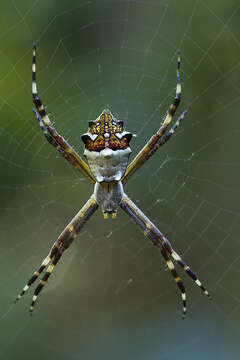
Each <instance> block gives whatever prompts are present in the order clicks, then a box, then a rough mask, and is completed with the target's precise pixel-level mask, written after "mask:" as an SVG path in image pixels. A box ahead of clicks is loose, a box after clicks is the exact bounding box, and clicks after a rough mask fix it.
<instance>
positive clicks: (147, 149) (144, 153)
mask: <svg viewBox="0 0 240 360" xmlns="http://www.w3.org/2000/svg"><path fill="white" fill-rule="evenodd" d="M179 70H180V50H178V58H177V86H176V95H175V98H174V100H173V102H172V104H171V105H170V107H169V109H168V111H167V114H166V116H165V118H164V120H163V123H162V125H161V126H160V128H159V130H158V131H157V132H156V134H154V135H153V136H152V137H151V139H150V140H149V141H148V142H147V144H146V145H145V146H144V147H143V148H142V149H141V150H140V151H139V153H138V154H137V156H136V157H135V158H134V159H133V161H132V162H131V163H130V164H129V165H128V167H127V170H126V172H125V174H124V176H123V178H122V180H121V181H122V183H123V184H125V183H126V182H127V181H128V180H129V178H130V177H131V176H132V175H133V174H134V173H135V171H137V170H138V169H139V168H140V167H141V166H142V165H143V164H144V163H145V162H146V161H147V160H148V159H149V158H150V157H151V156H152V155H153V154H154V153H155V152H156V150H157V149H159V146H160V145H159V141H160V140H159V139H160V138H161V137H162V135H163V134H164V133H165V132H166V130H167V127H168V125H169V124H170V122H171V120H172V118H173V116H174V114H175V112H176V110H177V108H178V105H179V104H180V101H181V80H180V75H179ZM185 113H186V112H184V113H183V114H182V116H181V117H180V118H181V119H183V117H184V115H185ZM180 118H179V119H180ZM180 121H181V120H180ZM180 121H179V124H180ZM171 131H172V129H171V130H170V132H171ZM174 131H175V130H174ZM174 131H173V132H172V133H174ZM168 138H170V136H169V137H168ZM165 142H166V140H165ZM165 142H163V143H161V145H163V144H164V143H165Z"/></svg>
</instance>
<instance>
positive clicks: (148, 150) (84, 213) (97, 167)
mask: <svg viewBox="0 0 240 360" xmlns="http://www.w3.org/2000/svg"><path fill="white" fill-rule="evenodd" d="M179 69H180V52H179V51H178V60H177V87H176V96H175V98H174V100H173V102H172V104H171V105H170V107H169V109H168V111H167V114H166V116H165V118H164V119H163V122H162V124H161V126H160V128H159V129H158V130H157V132H156V133H155V134H154V135H153V136H152V137H151V138H150V139H149V141H148V142H147V143H146V145H144V146H143V148H142V149H141V150H140V151H139V153H138V154H137V156H136V157H135V159H133V161H132V162H131V163H130V164H129V165H128V158H129V155H130V153H131V149H130V147H129V141H130V140H131V137H132V134H131V133H129V132H127V131H125V130H124V128H123V122H122V121H118V120H117V119H115V118H114V117H113V115H112V114H111V112H110V111H109V110H104V111H103V112H102V114H101V115H100V116H99V117H98V118H97V120H95V121H90V122H89V130H88V132H87V133H86V134H84V135H83V136H82V140H83V142H84V143H85V151H84V155H85V157H86V158H87V161H88V164H89V165H88V164H87V163H86V162H85V161H84V160H83V159H82V158H81V156H79V155H78V153H77V152H76V151H75V150H74V149H73V148H72V147H71V145H69V144H68V143H67V141H66V140H65V139H64V138H63V137H62V136H61V135H60V134H58V132H57V131H56V130H55V128H54V126H53V124H52V122H51V121H50V119H49V117H48V115H47V113H46V110H45V108H44V106H43V104H42V102H41V100H40V98H39V96H38V92H37V81H36V44H34V45H33V59H32V95H33V102H34V105H35V107H36V109H37V110H36V109H34V113H35V115H36V117H37V119H38V122H39V125H40V127H41V129H42V131H43V134H44V136H45V138H46V139H47V141H48V142H49V143H50V144H51V145H52V146H54V147H55V149H56V150H57V151H58V152H59V153H60V154H61V155H62V156H63V157H64V158H65V159H66V160H67V161H68V162H69V163H70V164H72V165H73V166H74V167H75V169H77V170H79V171H80V172H81V173H82V175H84V176H85V177H86V178H87V179H88V180H89V181H90V182H91V183H92V184H95V187H94V193H93V194H92V196H90V198H89V200H88V201H87V202H86V204H85V205H83V207H82V208H81V209H80V210H79V212H78V213H77V214H76V216H74V218H73V219H72V220H71V221H70V223H69V224H68V225H67V226H66V227H65V229H64V230H63V231H62V233H61V234H60V235H59V237H58V239H57V240H56V241H55V243H54V244H53V246H52V248H51V249H50V252H49V254H48V255H47V257H46V258H45V259H44V260H43V261H42V263H41V265H40V267H39V268H38V269H37V270H36V271H35V272H34V273H33V275H32V277H31V278H30V279H29V280H28V282H27V283H26V285H25V286H24V288H23V289H22V291H21V292H20V294H18V296H17V298H16V301H18V300H19V299H21V297H22V296H23V295H24V294H25V293H26V291H27V290H28V289H29V288H30V286H31V285H32V284H33V283H34V282H35V281H36V280H37V279H38V278H39V276H41V274H42V273H44V275H43V276H42V279H41V280H40V281H39V284H38V285H37V287H36V289H35V291H34V295H33V298H32V303H31V306H30V313H31V314H32V312H33V309H34V305H35V303H36V301H37V298H38V295H39V293H40V292H41V290H42V289H43V287H44V286H45V284H46V282H47V281H48V278H49V277H50V275H51V274H52V272H53V269H54V267H55V266H56V265H57V263H58V262H59V260H60V258H61V257H62V254H63V253H64V251H65V250H67V249H68V247H69V246H70V245H71V243H72V242H73V241H74V239H75V238H76V237H77V235H78V233H79V232H80V231H81V229H82V228H83V226H84V225H85V224H86V222H87V221H88V220H89V218H90V217H91V216H92V215H93V214H94V213H95V211H96V210H97V209H98V208H99V205H101V207H102V210H103V214H104V217H105V218H107V217H108V214H109V213H110V214H112V217H115V216H116V212H117V208H118V207H120V208H121V209H122V210H123V211H125V213H126V214H127V215H128V216H130V217H131V218H132V219H133V220H134V221H135V222H136V223H137V225H138V226H139V227H140V228H141V230H142V231H143V233H144V235H145V236H147V237H148V238H149V240H151V242H152V243H153V244H154V245H155V246H156V247H158V248H159V250H160V251H161V255H162V256H163V258H164V260H165V261H166V264H167V266H168V269H169V270H170V272H171V274H172V276H173V278H174V280H175V282H176V284H177V286H178V289H179V291H180V292H181V297H182V304H183V308H182V317H183V318H184V316H185V314H186V293H185V288H184V285H183V282H182V280H181V278H180V277H179V276H178V273H177V271H176V268H175V265H174V262H173V261H172V259H173V260H175V261H176V263H177V264H179V265H180V266H181V267H182V268H183V270H184V271H185V272H186V273H187V275H188V276H189V277H190V278H191V279H192V280H193V281H195V283H196V284H197V285H198V286H199V287H200V289H201V290H202V291H203V293H204V294H205V295H207V296H209V293H208V291H207V290H206V289H205V288H204V286H203V285H202V283H201V282H200V280H199V279H198V278H197V276H196V275H195V274H194V272H193V271H192V270H191V268H190V267H189V266H188V265H187V264H186V263H185V262H184V261H183V260H182V258H181V257H180V256H179V255H178V254H177V253H176V251H175V250H174V249H173V248H172V246H171V244H170V242H169V241H168V239H167V238H166V237H165V236H164V235H163V234H162V233H161V231H160V230H159V229H158V228H157V227H156V226H155V225H154V224H153V223H152V222H151V221H150V219H148V217H147V216H146V215H145V214H144V213H143V212H142V211H141V210H140V209H139V208H138V207H137V205H136V204H134V202H133V201H131V200H130V199H129V197H128V196H127V195H126V193H125V192H124V191H123V185H124V184H126V182H127V181H128V180H129V178H130V177H131V176H133V174H134V173H135V171H137V170H138V169H139V168H140V167H141V166H142V165H143V164H144V163H145V162H146V161H147V160H148V159H149V158H150V157H151V156H152V155H153V154H154V153H155V152H156V151H157V150H158V149H159V148H160V146H162V145H164V144H165V143H166V142H167V141H168V140H169V139H170V137H171V136H172V135H173V134H174V132H175V130H176V129H177V128H178V126H179V125H180V123H181V121H182V120H183V118H184V116H185V114H186V111H184V112H183V113H182V115H181V116H180V117H179V118H178V119H177V121H176V123H175V124H174V125H173V127H172V128H171V129H170V130H169V131H167V129H168V125H169V124H170V122H171V120H172V118H173V116H174V114H175V112H176V110H177V107H178V105H179V103H180V99H181V82H180V76H179Z"/></svg>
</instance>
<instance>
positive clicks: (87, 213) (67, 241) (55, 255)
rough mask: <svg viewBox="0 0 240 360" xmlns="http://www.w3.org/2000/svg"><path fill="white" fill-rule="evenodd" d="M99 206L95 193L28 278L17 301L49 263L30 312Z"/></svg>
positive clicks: (36, 290) (35, 293) (37, 288)
mask: <svg viewBox="0 0 240 360" xmlns="http://www.w3.org/2000/svg"><path fill="white" fill-rule="evenodd" d="M97 208H98V204H97V202H96V200H95V197H94V195H93V196H91V197H90V199H89V200H88V201H87V202H86V204H85V205H84V206H83V207H82V208H81V210H80V211H79V212H78V213H77V215H76V216H75V217H74V218H73V219H72V220H71V222H70V223H69V224H68V225H67V226H66V228H65V229H64V230H63V232H62V233H61V235H60V236H59V237H58V239H57V241H56V242H55V243H54V245H53V247H52V248H51V250H50V252H49V254H48V256H47V257H46V258H45V259H44V260H43V262H42V263H41V265H40V267H39V268H38V270H37V271H35V272H34V273H33V275H32V277H31V278H30V279H29V280H28V282H27V284H26V285H25V286H24V288H23V290H22V291H21V292H20V293H19V295H18V296H17V298H16V300H15V302H17V301H18V300H20V299H21V297H22V296H23V295H24V294H25V293H26V291H27V290H28V289H29V288H30V286H31V285H32V284H33V283H34V282H35V281H36V280H37V279H38V277H39V276H40V274H41V273H42V272H43V271H44V269H45V268H46V267H47V265H49V266H48V268H47V269H46V272H45V274H44V275H43V277H42V279H41V281H40V282H39V284H38V285H37V287H36V289H35V291H34V295H33V298H32V303H31V306H30V313H32V312H33V310H34V305H35V302H36V301H37V297H38V295H39V293H40V291H41V290H42V288H43V287H44V285H45V284H46V282H47V280H48V278H49V276H50V275H51V273H52V271H53V269H54V267H55V266H56V265H57V263H58V261H59V260H60V258H61V256H62V254H63V252H64V251H65V250H66V249H67V248H68V247H69V246H70V245H71V243H72V242H73V240H74V239H75V238H76V237H77V235H78V233H79V232H80V230H81V229H82V227H83V226H84V225H85V223H86V222H87V221H88V220H89V218H90V217H91V216H92V215H93V214H94V212H95V211H96V210H97Z"/></svg>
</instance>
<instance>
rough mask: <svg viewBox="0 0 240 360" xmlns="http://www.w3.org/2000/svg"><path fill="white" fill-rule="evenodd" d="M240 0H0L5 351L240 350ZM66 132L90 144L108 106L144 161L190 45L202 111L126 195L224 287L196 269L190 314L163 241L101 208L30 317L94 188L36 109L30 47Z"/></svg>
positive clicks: (97, 355) (189, 95)
mask: <svg viewBox="0 0 240 360" xmlns="http://www.w3.org/2000/svg"><path fill="white" fill-rule="evenodd" d="M239 20H240V9H239V1H237V0H235V1H233V0H228V1H226V0H218V1H217V0H215V1H213V0H212V1H206V0H205V1H203V0H195V1H187V0H183V1H177V0H175V1H174V0H166V1H160V0H159V1H157V0H155V1H151V0H146V1H137V0H136V1H133V0H129V1H118V0H112V1H103V0H102V1H100V0H99V1H97V0H95V1H94V0H93V1H82V0H81V1H79V0H78V1H73V0H68V1H66V0H63V1H56V0H54V1H53V0H52V1H51V0H48V1H46V0H42V1H29V0H21V1H16V0H15V1H14V0H13V1H2V2H1V4H0V24H1V32H0V64H1V66H0V141H1V150H0V162H1V182H0V191H1V206H0V210H1V217H0V233H1V253H0V274H1V281H0V283H1V298H0V299H1V300H0V303H1V306H0V334H1V336H0V357H1V358H4V359H6V360H8V359H23V358H26V359H30V358H34V359H36V360H38V359H44V358H45V359H50V358H51V359H56V358H57V359H59V360H60V359H69V360H70V359H80V358H81V359H89V360H92V359H105V360H108V359H113V358H114V359H139V360H140V359H151V360H157V359H158V360H159V359H169V360H172V359H179V358H182V359H187V360H188V359H192V358H194V359H203V358H204V359H213V358H218V359H238V358H239V335H240V286H239V273H240V241H239V232H240V225H239V215H240V206H239V175H240V170H239V133H240V126H239V122H238V117H239V109H240V103H239V100H240V87H239V80H240V76H239V74H240V72H239V70H240V66H239V65H240V58H239V56H240V42H239V30H240V29H239ZM34 40H35V41H37V44H38V54H37V76H38V87H39V94H40V96H41V98H42V100H43V103H44V104H45V105H46V107H47V110H48V112H49V114H50V117H51V120H52V121H53V122H54V124H55V127H56V129H57V130H58V131H59V132H60V133H61V134H62V135H64V137H65V138H66V139H67V140H68V141H69V142H70V143H71V144H72V145H73V146H74V148H75V149H76V150H77V151H79V153H82V152H83V144H82V142H81V139H80V135H81V134H82V133H84V132H85V131H86V130H87V125H88V123H87V122H88V121H89V120H92V119H95V118H96V117H97V116H98V115H99V114H100V113H101V111H102V110H103V109H104V108H106V107H109V108H110V109H111V111H112V112H113V114H114V115H115V116H117V117H118V118H119V119H121V120H123V121H124V123H125V127H126V129H127V130H128V131H131V132H132V133H134V134H136V135H137V136H136V137H134V138H133V139H132V141H131V146H132V150H133V155H132V156H134V155H135V154H136V153H137V151H139V150H140V148H141V146H143V144H144V143H145V142H146V141H147V139H149V138H150V137H151V135H152V134H153V133H154V131H156V130H157V129H158V127H159V124H160V122H161V120H162V118H163V116H164V114H165V112H166V110H167V108H168V106H169V105H170V103H171V101H172V98H173V96H174V91H175V86H176V51H177V48H181V52H182V67H181V78H182V83H183V94H182V95H183V98H182V103H181V105H180V109H179V111H178V115H180V113H181V111H183V110H185V109H186V108H187V109H188V110H189V112H188V115H187V116H186V118H185V119H184V122H183V123H182V125H181V127H180V128H179V129H178V131H177V133H176V135H175V136H174V137H173V138H172V139H171V141H169V142H168V144H167V145H165V146H164V147H162V148H161V150H160V151H159V152H158V153H157V154H156V155H155V156H154V157H153V158H152V159H151V160H150V161H149V162H148V163H147V164H146V165H145V166H144V167H143V168H142V169H141V170H140V171H139V172H137V173H136V175H135V176H134V177H133V178H132V179H131V180H130V181H129V183H128V184H127V186H126V192H127V193H128V195H129V196H130V197H131V198H132V199H133V200H134V201H136V203H137V205H138V206H139V207H140V208H141V209H142V210H143V211H144V212H145V213H146V215H147V216H149V217H150V219H151V220H152V221H153V222H154V223H155V224H156V225H157V226H159V228H160V229H161V231H162V232H163V233H164V234H165V235H166V236H167V237H168V239H169V240H170V241H171V243H172V245H173V247H174V248H175V250H176V251H177V252H179V253H180V254H181V255H182V256H183V258H184V259H185V261H186V262H187V263H188V264H189V265H190V266H191V267H192V268H193V270H194V271H195V272H196V273H197V274H198V275H199V278H200V279H201V280H202V281H203V283H204V284H205V285H206V287H207V288H208V289H209V291H210V292H211V294H212V297H213V300H212V301H209V300H208V299H207V298H206V297H204V296H203V295H202V293H201V292H200V290H199V289H198V288H197V286H196V285H195V284H194V283H193V282H192V281H191V280H190V279H189V278H188V277H187V276H186V274H183V272H182V269H178V270H179V274H180V275H181V276H182V278H183V280H184V283H185V285H186V289H187V300H188V313H187V318H186V320H185V321H182V320H181V318H180V312H181V300H180V294H179V292H178V290H177V288H176V285H175V283H174V281H173V279H172V277H171V274H169V272H168V271H167V270H166V265H165V263H164V261H163V259H162V258H161V254H160V253H159V251H158V250H157V249H156V248H154V247H153V246H152V245H151V243H150V242H149V241H147V239H146V238H145V237H144V236H143V234H142V233H141V232H140V231H139V229H138V228H137V226H136V225H135V224H134V223H133V222H132V221H131V220H130V219H128V217H127V216H126V215H125V214H124V213H122V211H121V210H119V214H118V217H117V219H116V220H109V221H104V220H103V217H102V214H101V212H98V213H97V214H95V215H94V216H93V218H92V219H91V220H90V221H89V223H88V224H87V225H86V227H85V228H84V229H83V231H82V233H81V234H80V236H79V237H78V238H77V239H76V240H75V242H74V244H73V245H72V246H71V248H70V249H69V250H68V251H67V252H66V253H65V254H64V256H63V258H62V261H61V262H60V264H59V265H58V266H57V268H56V269H55V272H54V274H53V276H52V278H51V279H50V280H49V283H48V285H47V286H46V287H45V289H44V291H43V292H42V293H41V296H39V301H38V303H37V305H36V311H35V313H34V316H33V317H30V316H29V314H28V307H29V304H30V301H31V297H32V293H33V292H32V291H31V290H30V291H29V292H28V293H27V294H26V295H25V297H24V298H23V299H22V301H21V302H20V303H19V304H18V305H17V306H14V305H12V302H13V300H14V298H15V296H16V294H17V293H18V292H19V291H20V290H21V288H22V287H23V286H24V284H25V283H26V281H27V279H28V278H29V277H30V276H31V274H32V272H33V271H34V270H35V269H36V267H37V266H38V265H39V264H40V262H41V261H42V259H43V258H44V257H45V256H46V254H47V253H48V250H49V248H50V246H51V245H52V244H53V242H54V241H55V240H56V238H57V237H58V235H59V234H60V232H61V231H62V230H63V228H64V227H65V226H66V224H67V223H68V222H69V221H70V220H71V218H72V217H73V216H74V214H76V212H77V211H78V210H79V208H80V207H81V206H82V205H83V204H84V202H85V201H86V200H87V199H88V198H89V196H90V194H91V192H92V186H91V185H90V184H89V183H88V181H87V180H85V179H84V178H83V177H82V176H81V174H80V173H78V172H76V171H75V170H74V168H72V167H71V165H69V164H68V163H67V162H66V161H65V160H64V159H63V158H61V157H60V155H58V154H57V153H56V151H55V149H53V148H52V147H51V146H50V145H49V144H48V143H47V142H46V141H45V139H44V137H43V135H42V134H41V131H40V128H39V126H38V124H37V122H36V119H35V118H34V116H33V113H32V107H33V105H32V100H31V57H32V43H33V41H34Z"/></svg>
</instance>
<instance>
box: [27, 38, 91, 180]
mask: <svg viewBox="0 0 240 360" xmlns="http://www.w3.org/2000/svg"><path fill="white" fill-rule="evenodd" d="M36 48H37V47H36V44H35V43H34V44H33V58H32V96H33V103H34V105H35V107H36V109H37V111H38V113H39V115H40V117H41V120H42V122H41V123H40V126H41V124H42V125H43V126H44V127H45V130H44V134H46V133H49V134H50V135H51V136H52V138H54V139H55V141H56V143H58V145H59V146H60V148H61V150H62V151H61V152H60V153H61V154H62V155H63V156H64V154H65V153H66V154H67V155H68V156H67V157H66V156H64V157H65V159H67V160H68V161H69V162H70V163H71V164H73V165H74V164H78V167H76V166H75V165H74V166H75V167H76V168H77V169H78V170H80V171H81V172H82V174H83V175H84V176H85V177H86V178H88V180H89V181H90V182H91V183H93V184H94V183H95V179H94V177H93V176H92V174H91V172H90V169H89V166H88V165H87V164H86V162H85V161H84V160H83V159H82V158H81V157H80V156H79V155H78V154H77V152H76V151H75V150H74V149H73V148H72V147H71V146H70V145H69V144H68V143H67V141H66V140H65V139H64V138H63V137H62V136H61V135H59V134H58V133H57V131H56V130H55V128H54V126H53V124H52V123H51V121H50V119H49V117H48V114H47V112H46V110H45V108H44V105H43V104H42V101H41V100H40V98H39V96H38V91H37V80H36ZM35 115H36V116H37V114H36V112H35ZM37 118H38V116H37ZM38 120H39V119H38ZM41 128H42V130H43V127H42V126H41ZM49 142H50V141H49ZM50 143H51V144H52V145H53V142H50ZM55 147H56V148H57V146H55ZM71 159H73V160H74V161H71Z"/></svg>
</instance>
